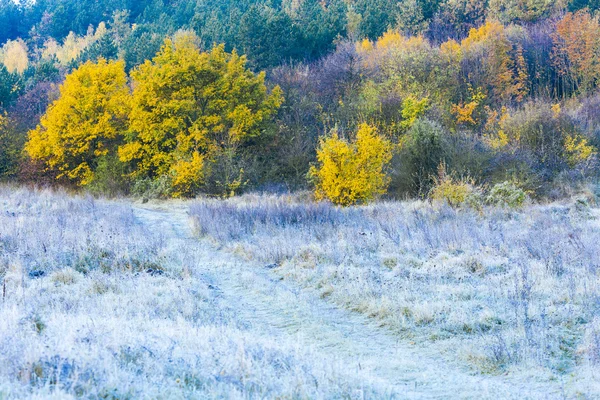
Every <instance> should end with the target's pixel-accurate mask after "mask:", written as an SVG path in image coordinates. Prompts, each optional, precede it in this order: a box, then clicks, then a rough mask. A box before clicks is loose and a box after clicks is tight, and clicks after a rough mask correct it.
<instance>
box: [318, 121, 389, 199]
mask: <svg viewBox="0 0 600 400" xmlns="http://www.w3.org/2000/svg"><path fill="white" fill-rule="evenodd" d="M391 158H392V144H391V143H390V142H389V141H388V140H387V139H385V138H384V137H383V136H381V135H378V134H377V131H376V130H375V128H373V127H372V126H369V125H367V124H362V125H360V127H359V129H358V132H357V134H356V140H355V141H353V142H347V141H345V140H343V139H340V138H339V137H338V135H337V134H333V135H332V136H330V137H328V138H326V139H323V140H321V144H320V147H319V149H318V150H317V160H318V166H317V167H312V168H311V171H310V176H311V177H312V179H313V180H314V182H315V185H316V190H315V196H316V197H317V199H319V200H322V199H328V200H330V201H332V202H333V203H335V204H339V205H343V206H348V205H352V204H356V203H366V202H368V201H370V200H373V199H374V198H376V197H378V196H380V195H382V194H384V193H385V192H386V190H387V187H388V184H389V178H388V177H387V175H386V174H385V168H386V166H387V165H388V163H389V162H390V160H391Z"/></svg>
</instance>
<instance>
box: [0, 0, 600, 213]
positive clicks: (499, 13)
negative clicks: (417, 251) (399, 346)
mask: <svg viewBox="0 0 600 400" xmlns="http://www.w3.org/2000/svg"><path fill="white" fill-rule="evenodd" d="M598 7H600V4H598V3H597V2H595V1H583V0H582V1H578V0H571V1H566V0H562V1H561V0H557V1H549V0H547V1H539V0H526V1H513V0H488V1H475V0H436V1H425V0H401V1H397V2H389V1H385V0H377V1H367V0H328V1H318V0H244V1H220V2H212V1H203V0H198V1H189V0H173V1H168V0H153V1H131V0H102V1H78V2H73V1H65V0H44V1H36V2H33V1H31V2H27V1H25V2H20V3H14V2H12V1H11V0H1V1H0V43H2V45H1V46H2V47H1V49H0V177H1V179H2V180H5V181H11V182H15V181H16V182H22V183H31V182H33V183H36V184H42V185H51V186H54V185H58V186H64V187H67V188H71V189H84V190H86V191H89V192H92V193H96V194H101V195H107V196H114V195H139V196H146V197H194V196H197V195H208V196H219V197H229V196H232V195H235V194H238V193H243V192H247V191H253V190H262V191H276V192H279V191H290V190H298V189H310V190H311V191H313V192H314V193H315V196H316V197H317V198H323V199H329V200H331V201H333V202H334V203H337V204H341V205H350V204H355V203H365V202H368V201H370V200H372V199H375V198H378V197H381V196H383V197H385V198H400V199H403V198H417V197H420V198H425V197H436V196H437V197H441V198H445V199H446V200H448V201H449V202H450V203H453V202H457V203H462V202H465V201H470V200H469V199H473V196H476V195H478V194H479V195H481V196H484V193H488V192H489V191H491V190H500V191H501V190H510V191H512V192H513V193H517V197H518V196H520V195H521V194H526V195H527V196H530V197H533V198H544V199H546V198H547V199H558V198H562V197H565V196H568V195H570V194H571V193H572V191H573V190H574V188H576V187H577V185H582V184H585V183H586V182H589V181H590V180H594V179H595V178H597V176H598V173H599V172H600V170H599V165H598V158H597V149H598V148H600V96H599V95H598V94H597V87H598V84H600V14H598V13H597V11H596V10H597V8H598Z"/></svg>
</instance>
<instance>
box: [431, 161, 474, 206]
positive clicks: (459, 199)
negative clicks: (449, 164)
mask: <svg viewBox="0 0 600 400" xmlns="http://www.w3.org/2000/svg"><path fill="white" fill-rule="evenodd" d="M429 198H430V199H431V200H434V201H440V202H445V203H448V204H449V205H450V206H451V207H460V206H463V205H466V206H470V207H473V208H479V207H480V205H481V191H480V190H479V189H478V188H477V187H476V186H475V184H474V183H473V181H472V179H469V178H463V179H460V180H457V179H454V178H452V177H451V176H450V175H447V174H446V172H445V166H440V173H439V177H438V178H437V179H436V180H435V185H434V186H433V188H432V189H431V190H430V192H429Z"/></svg>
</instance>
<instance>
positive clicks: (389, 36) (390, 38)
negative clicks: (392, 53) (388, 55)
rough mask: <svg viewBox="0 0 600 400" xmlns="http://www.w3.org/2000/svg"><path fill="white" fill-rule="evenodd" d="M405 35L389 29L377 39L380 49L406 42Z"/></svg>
mask: <svg viewBox="0 0 600 400" xmlns="http://www.w3.org/2000/svg"><path fill="white" fill-rule="evenodd" d="M405 40H406V39H405V38H404V36H402V35H401V34H400V33H399V32H397V31H387V32H385V33H384V34H383V36H382V37H380V38H379V39H377V48H378V49H387V48H390V47H396V46H400V45H402V44H404V42H405Z"/></svg>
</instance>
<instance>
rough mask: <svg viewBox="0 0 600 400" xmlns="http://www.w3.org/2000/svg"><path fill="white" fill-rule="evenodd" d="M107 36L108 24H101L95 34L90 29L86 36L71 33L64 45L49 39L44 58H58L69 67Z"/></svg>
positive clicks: (44, 50)
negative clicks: (85, 51)
mask: <svg viewBox="0 0 600 400" xmlns="http://www.w3.org/2000/svg"><path fill="white" fill-rule="evenodd" d="M106 34H108V29H107V28H106V24H105V23H104V22H101V23H100V24H99V25H98V28H97V29H96V31H95V32H94V30H93V29H92V28H90V30H89V31H88V32H87V34H86V35H85V36H78V35H76V34H75V33H73V32H71V33H69V35H68V36H67V37H66V38H65V40H64V41H63V44H62V45H61V44H59V43H57V42H56V40H54V39H49V40H47V41H46V42H45V43H44V48H43V50H42V58H45V59H52V58H53V57H56V59H57V60H58V61H59V62H60V63H61V64H62V65H67V64H68V63H69V62H71V61H73V60H75V59H76V58H77V57H79V55H80V54H81V53H82V52H83V51H84V50H85V49H86V48H88V47H89V46H90V45H92V44H93V43H94V42H95V41H97V40H100V39H101V38H102V37H103V36H104V35H106Z"/></svg>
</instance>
